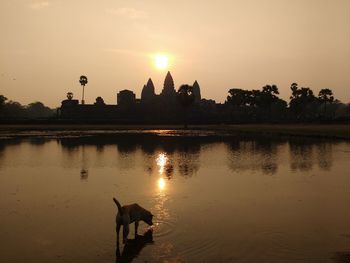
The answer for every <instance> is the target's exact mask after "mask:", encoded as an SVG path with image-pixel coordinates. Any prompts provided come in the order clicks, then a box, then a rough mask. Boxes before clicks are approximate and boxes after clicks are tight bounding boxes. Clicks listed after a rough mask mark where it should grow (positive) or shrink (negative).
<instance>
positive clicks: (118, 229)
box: [115, 223, 121, 244]
mask: <svg viewBox="0 0 350 263" xmlns="http://www.w3.org/2000/svg"><path fill="white" fill-rule="evenodd" d="M120 227H121V225H120V224H119V223H117V227H116V229H115V231H116V232H117V243H118V244H119V231H120Z"/></svg>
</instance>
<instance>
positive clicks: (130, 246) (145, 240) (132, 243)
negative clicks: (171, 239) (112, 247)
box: [115, 229, 154, 263]
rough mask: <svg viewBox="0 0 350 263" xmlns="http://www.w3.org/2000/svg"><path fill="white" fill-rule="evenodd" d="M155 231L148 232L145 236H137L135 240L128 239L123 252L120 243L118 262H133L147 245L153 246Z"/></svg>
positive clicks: (117, 249) (117, 254) (117, 255)
mask: <svg viewBox="0 0 350 263" xmlns="http://www.w3.org/2000/svg"><path fill="white" fill-rule="evenodd" d="M153 243H154V241H153V230H152V229H149V230H147V231H146V232H145V233H144V234H143V235H136V236H135V238H134V239H128V240H127V242H126V244H125V245H124V248H123V251H122V252H120V248H119V243H117V248H116V253H115V254H116V262H117V263H126V262H132V261H133V260H134V259H135V258H136V257H137V256H138V255H139V254H140V253H141V251H142V249H143V248H144V247H146V246H147V245H151V244H153Z"/></svg>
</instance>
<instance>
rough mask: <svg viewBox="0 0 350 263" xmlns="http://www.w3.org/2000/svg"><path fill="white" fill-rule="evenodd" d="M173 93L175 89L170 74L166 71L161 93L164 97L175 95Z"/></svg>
mask: <svg viewBox="0 0 350 263" xmlns="http://www.w3.org/2000/svg"><path fill="white" fill-rule="evenodd" d="M175 93H176V91H175V85H174V80H173V77H172V76H171V74H170V71H168V73H167V74H166V77H165V80H164V86H163V90H162V95H163V96H166V97H170V96H175Z"/></svg>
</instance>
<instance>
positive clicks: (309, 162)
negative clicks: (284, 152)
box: [289, 139, 334, 172]
mask: <svg viewBox="0 0 350 263" xmlns="http://www.w3.org/2000/svg"><path fill="white" fill-rule="evenodd" d="M333 145H334V142H329V141H324V140H322V141H319V140H318V141H317V140H301V139H295V140H293V141H289V152H290V168H291V170H292V171H294V172H307V171H310V170H311V169H312V168H313V167H314V165H315V164H316V163H317V165H318V167H319V168H320V169H322V170H330V168H331V167H332V164H333V155H332V153H333Z"/></svg>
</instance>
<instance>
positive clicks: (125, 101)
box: [117, 89, 136, 108]
mask: <svg viewBox="0 0 350 263" xmlns="http://www.w3.org/2000/svg"><path fill="white" fill-rule="evenodd" d="M117 104H118V106H121V107H123V108H124V107H127V108H128V107H132V106H133V105H135V104H136V96H135V93H134V92H132V91H131V90H127V89H125V90H122V91H120V92H119V93H118V94H117Z"/></svg>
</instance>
